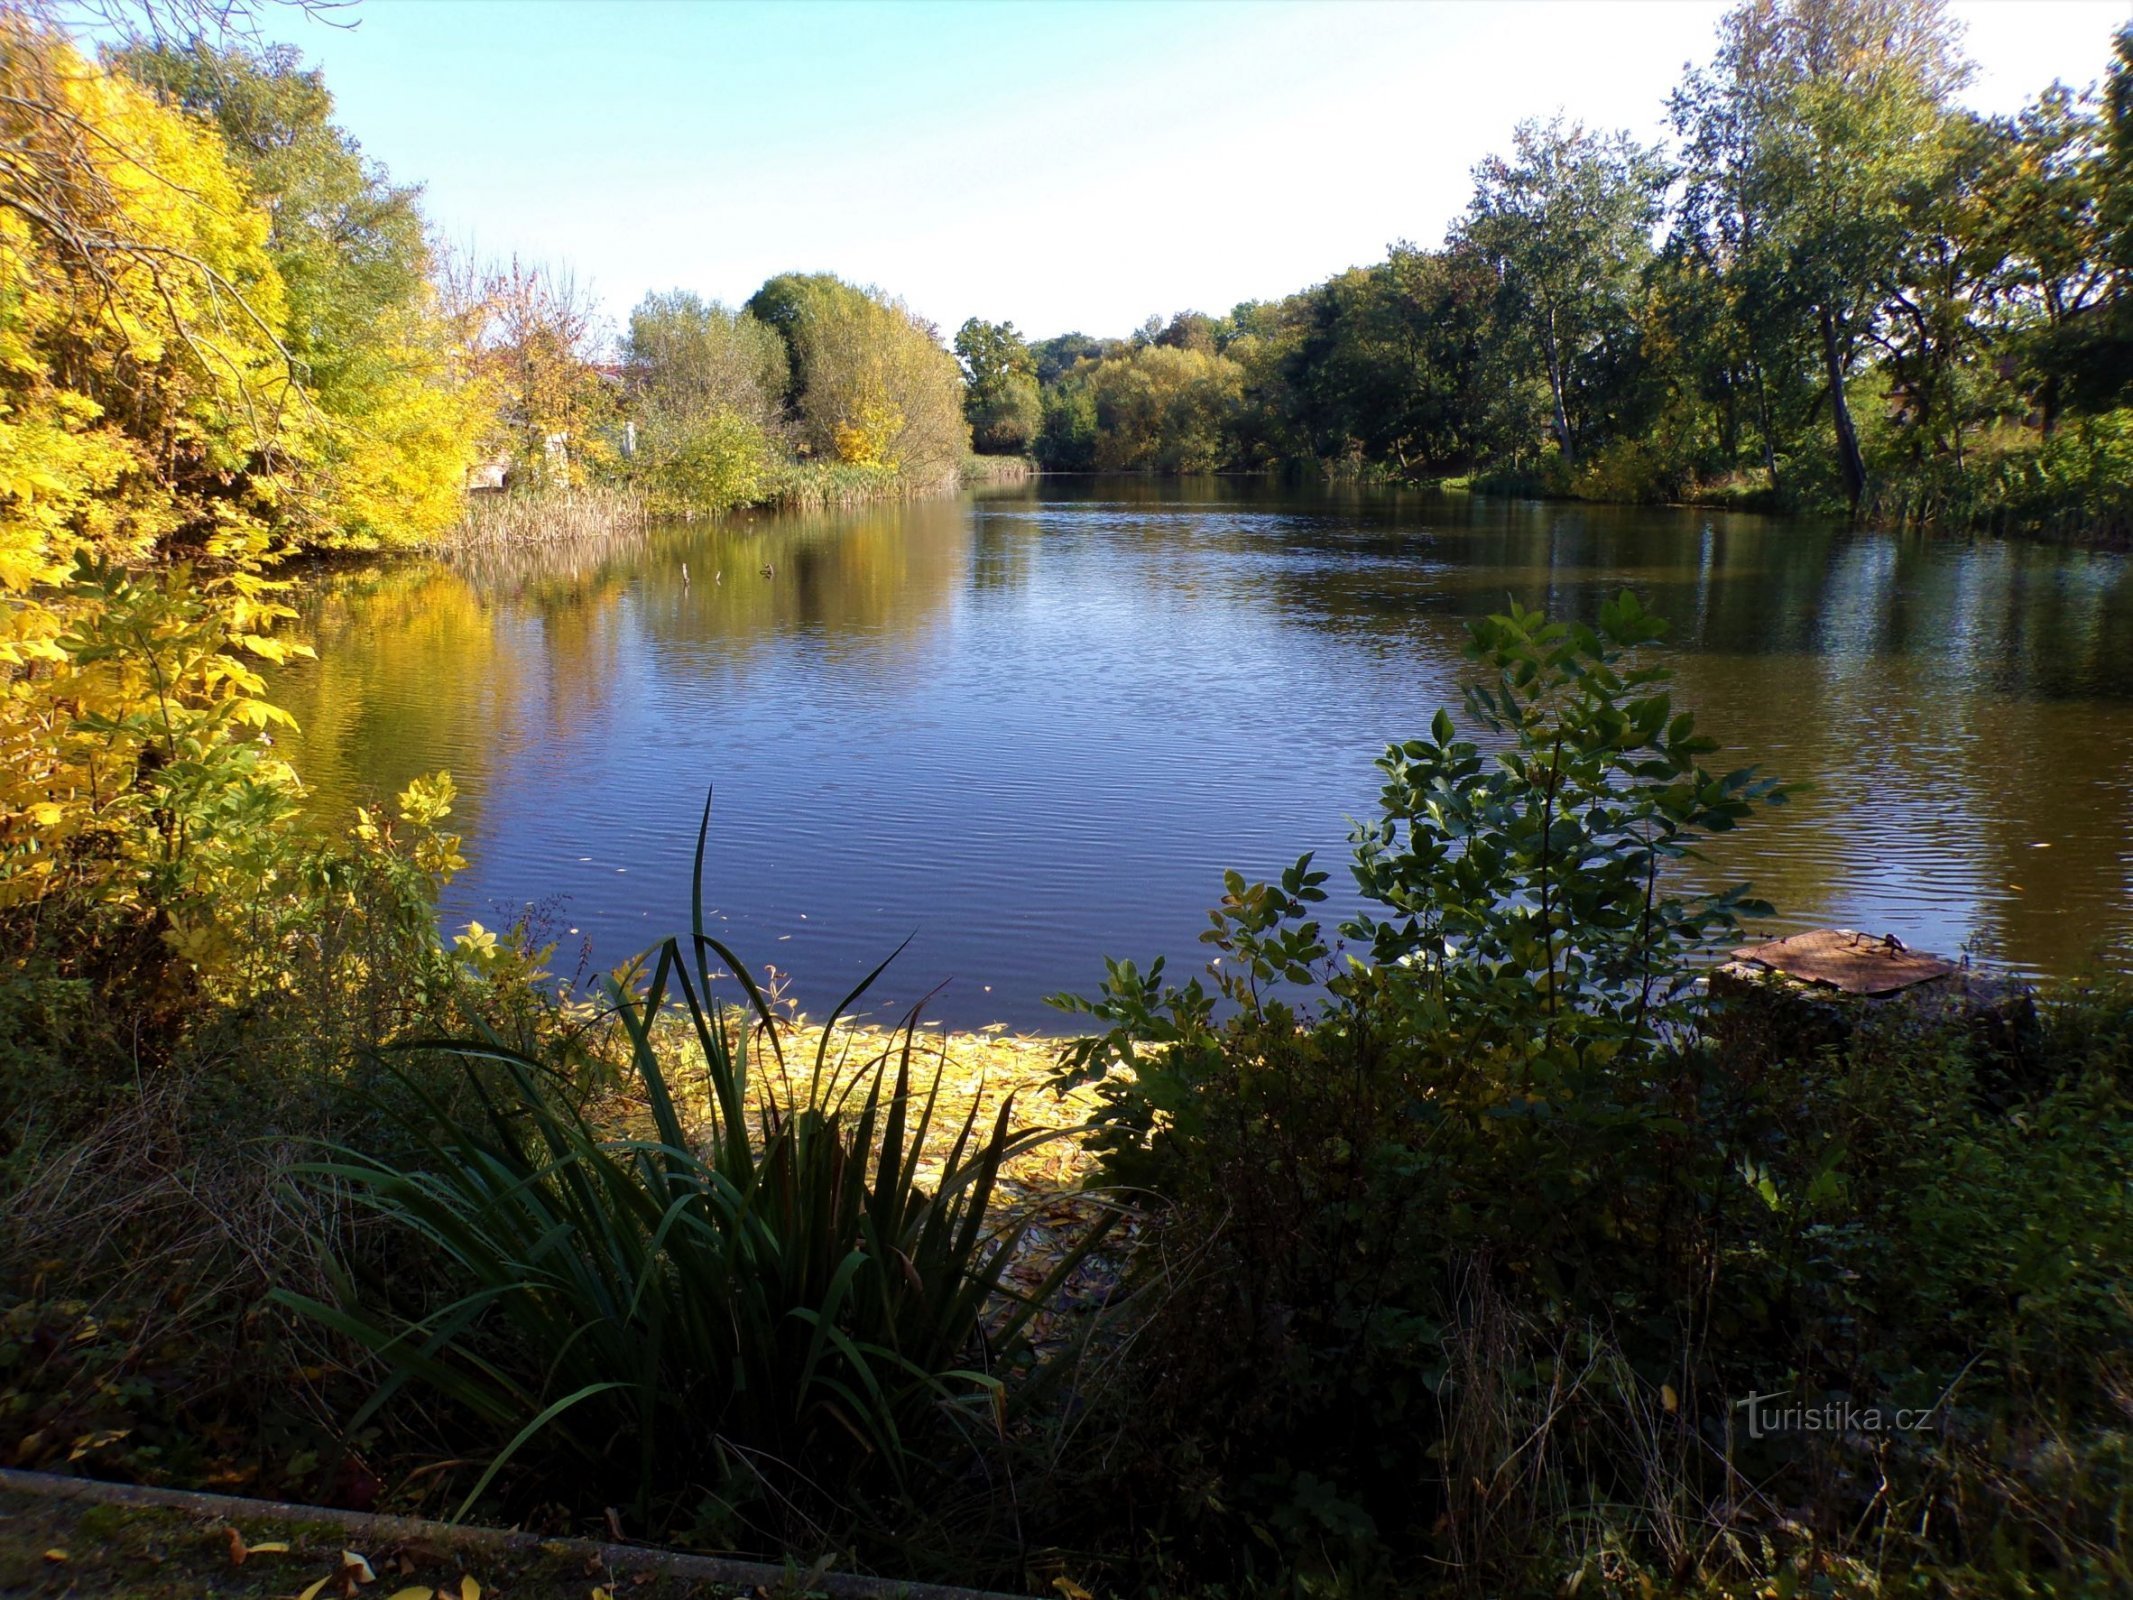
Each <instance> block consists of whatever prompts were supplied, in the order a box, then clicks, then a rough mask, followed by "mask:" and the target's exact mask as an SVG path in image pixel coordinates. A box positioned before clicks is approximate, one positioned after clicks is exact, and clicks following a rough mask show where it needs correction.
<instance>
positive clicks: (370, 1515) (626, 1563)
mask: <svg viewBox="0 0 2133 1600" xmlns="http://www.w3.org/2000/svg"><path fill="white" fill-rule="evenodd" d="M0 1490H11V1491H13V1492H14V1493H17V1494H29V1495H38V1496H42V1497H43V1498H45V1499H49V1500H85V1501H89V1502H91V1503H92V1504H96V1505H120V1506H156V1507H161V1508H163V1509H166V1510H172V1511H186V1512H191V1513H193V1514H194V1515H197V1516H203V1517H215V1518H219V1519H221V1520H222V1521H225V1522H233V1523H235V1522H243V1523H261V1522H277V1523H298V1524H303V1523H312V1524H316V1523H327V1524H329V1525H331V1526H334V1527H339V1528H345V1529H346V1530H347V1531H348V1532H349V1533H351V1534H360V1535H363V1536H365V1538H367V1539H368V1540H370V1541H371V1542H373V1543H390V1542H394V1541H414V1540H421V1541H423V1542H426V1543H430V1544H436V1545H442V1546H445V1547H448V1548H451V1549H454V1550H466V1551H482V1552H494V1553H510V1554H514V1555H549V1556H560V1557H564V1558H566V1559H567V1558H577V1559H581V1560H586V1561H597V1562H599V1563H601V1564H602V1565H603V1566H606V1567H608V1568H611V1569H613V1570H614V1571H617V1572H652V1573H657V1574H660V1575H662V1576H667V1577H675V1578H693V1579H700V1580H702V1581H703V1582H706V1583H719V1584H725V1585H726V1586H728V1587H730V1588H735V1589H761V1590H764V1591H765V1592H768V1593H772V1594H775V1593H777V1592H778V1590H779V1586H780V1585H781V1584H786V1583H789V1582H790V1581H791V1580H792V1578H793V1577H794V1576H795V1574H794V1573H793V1571H792V1570H791V1569H788V1568H785V1567H773V1566H768V1565H765V1564H764V1563H762V1562H759V1561H731V1560H727V1559H725V1558H723V1557H720V1556H699V1555H689V1554H685V1553H683V1552H680V1551H674V1550H661V1549H658V1548H656V1547H653V1546H649V1545H633V1544H603V1543H600V1542H598V1541H596V1540H592V1539H544V1538H542V1537H541V1536H540V1535H539V1534H534V1533H525V1532H519V1531H515V1530H511V1529H506V1528H475V1527H457V1526H454V1525H452V1524H450V1523H445V1522H428V1521H425V1520H423V1519H422V1518H420V1517H395V1516H384V1515H380V1514H378V1513H374V1512H368V1511H341V1510H336V1509H334V1508H332V1507H329V1506H301V1505H289V1504H287V1503H285V1502H282V1501H276V1500H248V1499H244V1498H242V1497H240V1496H237V1495H227V1494H201V1493H198V1492H196V1491H193V1490H190V1489H148V1488H143V1487H141V1486H140V1485H138V1484H130V1483H100V1482H98V1481H97V1480H95V1479H93V1478H67V1477H61V1476H60V1475H58V1474H57V1473H51V1472H18V1471H14V1470H10V1469H7V1468H0ZM807 1586H808V1588H809V1589H810V1590H814V1591H819V1592H821V1593H825V1594H828V1595H831V1596H834V1597H835V1600H1015V1597H1014V1596H1011V1595H1004V1594H999V1593H997V1592H994V1591H989V1590H983V1589H959V1588H954V1587H952V1586H947V1585H942V1584H933V1583H903V1582H899V1581H896V1580H894V1579H890V1578H867V1577H861V1576H859V1575H858V1574H856V1573H844V1572H826V1573H821V1574H819V1575H814V1576H810V1577H808V1579H807Z"/></svg>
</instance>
